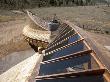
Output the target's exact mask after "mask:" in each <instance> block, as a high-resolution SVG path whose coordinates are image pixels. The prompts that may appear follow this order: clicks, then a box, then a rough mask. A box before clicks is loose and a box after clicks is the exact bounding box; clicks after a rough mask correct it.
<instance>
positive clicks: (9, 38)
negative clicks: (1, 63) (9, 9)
mask: <svg viewBox="0 0 110 82" xmlns="http://www.w3.org/2000/svg"><path fill="white" fill-rule="evenodd" d="M0 14H1V15H0V16H2V17H5V18H7V16H8V17H9V16H10V15H6V14H5V13H4V15H3V14H2V13H0ZM11 17H12V18H11ZM22 17H23V16H21V17H16V19H14V16H10V18H7V19H2V18H0V21H1V22H0V57H4V56H6V55H7V54H9V53H12V52H16V51H21V50H26V49H28V48H30V47H29V46H28V44H27V42H26V41H25V40H24V39H23V35H22V30H23V28H24V26H25V25H26V20H25V19H22ZM17 18H18V19H17ZM4 20H5V21H4Z"/></svg>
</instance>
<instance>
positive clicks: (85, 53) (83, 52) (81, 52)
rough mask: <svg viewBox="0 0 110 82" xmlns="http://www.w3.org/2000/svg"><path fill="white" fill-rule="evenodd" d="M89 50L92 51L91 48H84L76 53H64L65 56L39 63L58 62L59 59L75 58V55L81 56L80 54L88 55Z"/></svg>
mask: <svg viewBox="0 0 110 82" xmlns="http://www.w3.org/2000/svg"><path fill="white" fill-rule="evenodd" d="M91 52H92V50H84V51H80V52H76V53H73V54H69V55H66V56H62V57H58V58H55V59H51V60H47V61H44V62H41V64H47V63H53V62H59V61H64V60H68V59H72V58H76V57H81V56H84V55H88V54H89V53H91Z"/></svg>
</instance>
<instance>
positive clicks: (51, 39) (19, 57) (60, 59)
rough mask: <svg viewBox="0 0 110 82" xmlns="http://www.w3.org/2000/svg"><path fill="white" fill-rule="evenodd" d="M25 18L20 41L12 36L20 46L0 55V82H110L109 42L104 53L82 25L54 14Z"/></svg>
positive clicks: (31, 14)
mask: <svg viewBox="0 0 110 82" xmlns="http://www.w3.org/2000/svg"><path fill="white" fill-rule="evenodd" d="M17 13H21V12H17ZM26 15H27V18H26V19H25V20H24V19H23V23H22V26H23V29H22V30H21V29H18V31H20V32H22V34H19V33H17V35H18V34H19V35H20V37H22V40H20V39H17V36H14V37H16V41H17V42H16V41H15V40H13V42H14V41H15V44H16V43H18V44H19V45H18V46H17V47H14V48H15V49H16V50H17V51H16V52H14V53H12V52H10V54H8V55H6V56H5V55H0V57H1V59H0V82H63V81H64V82H110V61H109V57H110V56H109V55H106V54H109V50H110V49H109V48H110V46H109V43H108V46H104V47H105V48H106V49H107V52H106V51H105V53H106V54H105V53H104V52H101V51H103V49H102V48H99V45H96V43H97V42H96V43H95V42H94V40H93V39H92V38H93V36H92V35H94V34H93V33H89V32H87V30H84V29H86V28H84V27H85V26H84V27H80V26H81V25H79V26H78V25H76V24H74V23H72V22H71V21H69V20H67V19H65V20H64V19H62V18H58V17H57V16H56V14H54V16H53V18H47V19H42V18H40V17H39V16H38V15H36V13H33V12H31V11H28V10H26ZM26 20H28V21H27V23H24V21H26ZM15 22H16V21H15ZM21 22H22V21H21ZM21 22H19V23H21ZM19 23H18V25H19ZM2 25H5V24H1V27H2ZM10 25H12V24H10ZM16 28H18V27H16ZM1 30H2V29H1ZM15 30H16V29H15ZM98 31H99V30H98ZM99 33H102V31H101V30H100V32H99ZM8 36H11V35H8ZM8 36H7V37H8ZM97 36H98V35H97ZM1 38H2V37H1ZM95 38H100V36H99V37H95ZM101 38H102V39H103V40H104V38H103V37H101ZM10 40H11V38H10ZM96 41H97V40H96ZM106 41H107V42H109V40H108V39H107V40H106ZM106 41H105V43H106ZM3 42H4V41H2V43H3ZM21 42H23V43H21ZM99 44H100V43H99ZM102 44H103V43H102ZM11 45H12V44H11ZM9 46H10V45H8V46H7V47H9ZM18 47H19V48H18ZM24 47H25V48H24ZM1 48H2V47H1ZM9 48H11V47H9ZM12 50H14V49H12ZM100 50H101V51H100ZM7 51H8V49H7ZM9 51H11V50H9ZM0 53H2V52H0ZM3 54H6V53H3ZM107 56H108V57H107Z"/></svg>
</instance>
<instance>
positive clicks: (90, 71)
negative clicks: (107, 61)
mask: <svg viewBox="0 0 110 82" xmlns="http://www.w3.org/2000/svg"><path fill="white" fill-rule="evenodd" d="M104 72H105V69H88V70H83V71H74V72H67V73H59V74H52V75H45V76H38V77H36V80H42V79H49V78H52V79H57V78H70V77H71V78H72V76H74V77H79V76H94V75H102V74H104Z"/></svg>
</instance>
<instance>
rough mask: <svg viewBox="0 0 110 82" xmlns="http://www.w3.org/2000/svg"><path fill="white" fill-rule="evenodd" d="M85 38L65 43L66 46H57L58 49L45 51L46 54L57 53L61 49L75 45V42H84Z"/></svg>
mask: <svg viewBox="0 0 110 82" xmlns="http://www.w3.org/2000/svg"><path fill="white" fill-rule="evenodd" d="M83 40H84V38H83V39H80V40H77V41H75V42H72V43H69V44H67V45H65V46H62V47H60V48H57V49H55V50H53V51H50V52H48V53H45V55H49V54H52V53H55V52H57V51H59V50H62V49H65V48H68V47H70V46H73V45H75V44H78V43H80V42H82V41H83Z"/></svg>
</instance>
